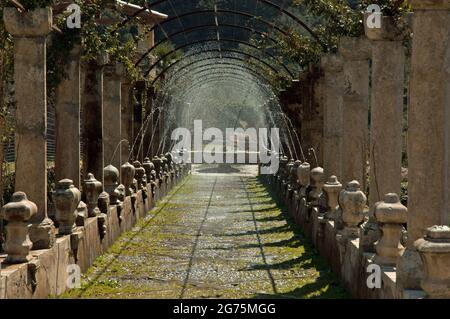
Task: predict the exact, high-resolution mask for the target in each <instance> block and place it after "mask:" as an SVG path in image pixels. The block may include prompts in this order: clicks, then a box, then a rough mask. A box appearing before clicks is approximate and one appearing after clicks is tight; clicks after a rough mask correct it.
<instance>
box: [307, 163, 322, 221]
mask: <svg viewBox="0 0 450 319" xmlns="http://www.w3.org/2000/svg"><path fill="white" fill-rule="evenodd" d="M310 175H311V181H310V191H309V192H308V196H307V204H308V208H309V209H308V213H307V214H306V220H307V221H309V220H310V218H311V212H312V209H316V210H317V212H318V213H319V214H321V215H323V214H324V213H325V209H326V203H325V198H324V193H323V186H324V183H325V181H324V176H325V174H324V170H323V168H322V167H316V168H313V169H312V170H311V174H310Z"/></svg>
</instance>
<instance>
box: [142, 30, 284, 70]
mask: <svg viewBox="0 0 450 319" xmlns="http://www.w3.org/2000/svg"><path fill="white" fill-rule="evenodd" d="M217 27H227V28H236V29H242V30H246V31H249V32H253V33H256V34H258V35H260V36H266V37H267V38H268V39H269V40H271V41H273V42H275V43H276V42H277V40H276V39H274V38H273V37H271V36H270V35H268V34H266V33H264V32H262V31H258V30H255V29H252V28H250V27H246V26H241V25H237V24H230V23H222V24H219V25H218V26H217V25H216V24H214V23H209V24H202V25H197V26H193V27H190V28H187V29H183V30H180V31H177V32H174V33H172V34H169V35H167V37H166V38H164V39H162V40H161V41H159V42H158V43H156V44H155V45H154V46H152V47H151V48H150V49H149V50H148V51H147V52H146V53H145V54H144V55H143V56H142V57H141V58H139V60H138V61H137V62H136V65H139V64H140V63H141V62H142V60H143V59H144V58H145V57H146V56H148V55H149V54H150V53H152V52H153V50H155V49H156V48H157V47H158V46H160V45H161V44H163V43H165V42H167V41H169V40H170V39H171V38H173V37H176V36H177V35H180V34H188V33H191V32H193V31H197V30H202V29H209V28H217Z"/></svg>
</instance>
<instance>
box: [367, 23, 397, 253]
mask: <svg viewBox="0 0 450 319" xmlns="http://www.w3.org/2000/svg"><path fill="white" fill-rule="evenodd" d="M366 35H367V37H368V38H369V39H370V40H371V44H372V96H371V98H372V103H371V123H370V192H369V205H370V214H369V221H368V223H367V224H366V225H365V229H366V231H365V234H362V238H361V240H362V242H361V244H362V245H361V246H362V247H363V249H364V251H370V252H374V248H373V244H374V243H375V242H376V241H377V240H378V237H379V231H378V227H377V223H376V221H375V218H374V210H375V204H376V203H377V202H380V201H382V200H383V197H384V196H385V195H386V194H388V193H395V194H400V189H401V180H402V176H401V165H402V163H401V162H402V146H403V142H402V126H403V86H404V81H405V77H404V66H405V53H404V49H403V44H402V41H401V37H400V34H399V32H398V30H396V29H395V27H394V24H393V21H392V20H391V18H388V17H384V18H383V20H382V27H381V28H380V29H369V28H367V29H366Z"/></svg>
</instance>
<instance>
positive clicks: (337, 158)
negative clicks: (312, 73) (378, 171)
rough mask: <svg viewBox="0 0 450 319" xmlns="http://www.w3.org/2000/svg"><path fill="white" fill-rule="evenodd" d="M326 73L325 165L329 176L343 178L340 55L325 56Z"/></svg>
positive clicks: (341, 65) (323, 59)
mask: <svg viewBox="0 0 450 319" xmlns="http://www.w3.org/2000/svg"><path fill="white" fill-rule="evenodd" d="M321 68H322V69H323V71H324V91H325V97H324V111H323V114H324V115H323V121H324V124H323V129H324V132H323V148H324V150H326V151H324V155H323V162H324V163H323V165H324V170H325V172H327V174H333V175H335V176H337V177H338V179H341V178H342V147H343V145H342V137H343V135H342V134H343V125H344V123H343V99H342V96H343V89H344V87H343V79H344V77H343V76H344V75H343V60H342V57H341V56H340V55H331V54H330V55H325V56H323V57H322V59H321Z"/></svg>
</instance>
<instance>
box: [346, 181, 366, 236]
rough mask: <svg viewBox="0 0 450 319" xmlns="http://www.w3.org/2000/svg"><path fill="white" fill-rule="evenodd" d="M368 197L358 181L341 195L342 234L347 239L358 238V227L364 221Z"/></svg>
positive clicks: (347, 187) (353, 182)
mask: <svg viewBox="0 0 450 319" xmlns="http://www.w3.org/2000/svg"><path fill="white" fill-rule="evenodd" d="M366 202H367V197H366V195H365V194H364V193H363V192H362V191H361V186H360V184H359V182H358V181H351V182H350V183H348V184H347V186H346V187H345V189H344V190H342V191H341V193H340V194H339V205H340V206H341V209H342V217H341V218H342V222H343V230H342V234H343V236H344V237H345V238H357V237H358V235H359V229H358V226H359V225H360V224H361V223H362V222H363V220H364V216H365V213H364V207H365V205H366Z"/></svg>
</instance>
